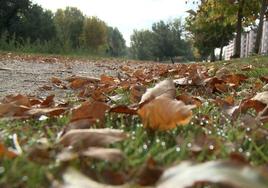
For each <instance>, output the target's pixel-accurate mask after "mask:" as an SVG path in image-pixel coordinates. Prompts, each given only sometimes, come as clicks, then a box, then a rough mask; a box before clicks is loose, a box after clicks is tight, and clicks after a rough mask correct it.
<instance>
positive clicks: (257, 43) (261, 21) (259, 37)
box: [254, 0, 267, 54]
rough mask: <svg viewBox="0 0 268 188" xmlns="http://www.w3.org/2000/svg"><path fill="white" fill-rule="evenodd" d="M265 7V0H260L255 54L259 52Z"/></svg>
mask: <svg viewBox="0 0 268 188" xmlns="http://www.w3.org/2000/svg"><path fill="white" fill-rule="evenodd" d="M266 9H267V0H262V5H261V12H260V22H259V26H258V31H257V37H256V43H255V49H254V52H255V53H256V54H261V39H262V32H263V24H264V15H265V12H266Z"/></svg>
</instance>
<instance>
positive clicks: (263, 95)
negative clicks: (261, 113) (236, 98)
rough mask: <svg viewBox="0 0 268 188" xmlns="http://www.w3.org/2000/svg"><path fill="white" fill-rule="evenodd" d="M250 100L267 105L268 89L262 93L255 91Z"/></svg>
mask: <svg viewBox="0 0 268 188" xmlns="http://www.w3.org/2000/svg"><path fill="white" fill-rule="evenodd" d="M251 100H256V101H259V102H262V103H264V104H266V105H268V91H264V92H262V93H257V95H256V96H254V97H253V98H252V99H251Z"/></svg>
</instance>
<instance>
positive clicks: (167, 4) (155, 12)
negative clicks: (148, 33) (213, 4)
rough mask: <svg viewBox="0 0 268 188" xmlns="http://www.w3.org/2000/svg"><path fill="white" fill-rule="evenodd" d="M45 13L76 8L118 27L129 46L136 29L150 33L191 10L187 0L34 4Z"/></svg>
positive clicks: (57, 0) (45, 0) (82, 0)
mask: <svg viewBox="0 0 268 188" xmlns="http://www.w3.org/2000/svg"><path fill="white" fill-rule="evenodd" d="M32 1H33V2H34V3H37V4H39V5H41V6H42V7H43V8H45V9H50V10H52V11H53V12H55V11H56V10H57V9H58V8H65V7H66V6H73V7H77V8H79V9H80V10H81V11H82V12H83V13H84V14H86V15H87V16H97V17H98V18H100V19H101V20H103V21H105V22H106V23H107V24H108V25H109V26H112V27H117V28H118V29H119V30H120V32H121V33H122V34H123V36H124V38H125V40H126V43H127V45H128V46H129V44H130V35H131V34H132V32H133V30H134V29H138V30H139V29H149V28H151V25H152V23H154V22H157V21H159V20H165V21H166V20H169V19H172V18H180V17H182V18H183V17H184V16H185V15H186V13H185V11H187V10H189V9H190V8H191V6H190V5H186V4H185V0H32Z"/></svg>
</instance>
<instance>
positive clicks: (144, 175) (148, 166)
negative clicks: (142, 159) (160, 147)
mask: <svg viewBox="0 0 268 188" xmlns="http://www.w3.org/2000/svg"><path fill="white" fill-rule="evenodd" d="M163 171H164V169H163V168H161V167H160V166H158V165H157V163H156V162H155V160H154V159H153V158H151V157H150V158H149V159H148V160H147V161H146V163H145V164H144V165H143V166H142V167H141V169H140V171H139V172H138V175H137V176H138V177H137V180H136V182H137V183H138V184H139V185H141V186H151V185H154V184H155V183H156V182H157V181H158V179H159V178H160V176H161V175H162V173H163Z"/></svg>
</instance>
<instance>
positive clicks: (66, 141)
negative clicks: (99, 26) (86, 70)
mask: <svg viewBox="0 0 268 188" xmlns="http://www.w3.org/2000/svg"><path fill="white" fill-rule="evenodd" d="M266 65H267V64H266ZM222 67H223V66H220V65H217V64H206V65H204V64H178V65H167V64H155V65H153V66H142V65H140V66H135V67H132V66H131V65H129V64H126V65H121V66H120V67H119V70H118V71H119V73H118V75H117V76H115V77H112V76H108V75H104V74H103V75H101V76H100V78H91V77H84V76H79V75H74V76H72V77H68V78H66V79H62V80H61V79H59V78H57V77H52V78H51V80H50V81H49V82H50V84H49V85H46V86H44V87H42V89H43V90H45V89H48V88H49V89H50V90H51V89H52V90H53V89H54V88H57V89H59V88H60V89H62V92H66V91H67V90H71V91H72V92H73V93H74V96H75V97H68V96H67V97H66V98H62V99H60V100H59V99H57V98H55V96H54V95H50V96H47V97H46V98H39V97H38V96H25V95H21V94H17V95H9V96H6V97H4V98H3V99H1V102H0V118H1V120H0V130H1V134H0V136H1V137H0V138H1V142H0V158H1V160H0V186H1V187H4V188H6V187H7V188H8V187H54V188H71V187H78V188H80V187H81V188H84V187H96V188H98V187H118V188H119V187H157V188H158V187H159V188H169V187H243V188H244V187H246V188H252V187H255V188H265V187H268V144H267V143H268V86H267V84H268V74H267V75H266V72H259V74H257V73H256V72H254V71H255V67H254V66H252V65H246V64H238V65H237V66H235V69H231V68H230V69H227V68H224V67H223V68H222ZM264 67H265V66H264ZM256 69H257V68H256ZM267 72H268V71H267Z"/></svg>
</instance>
